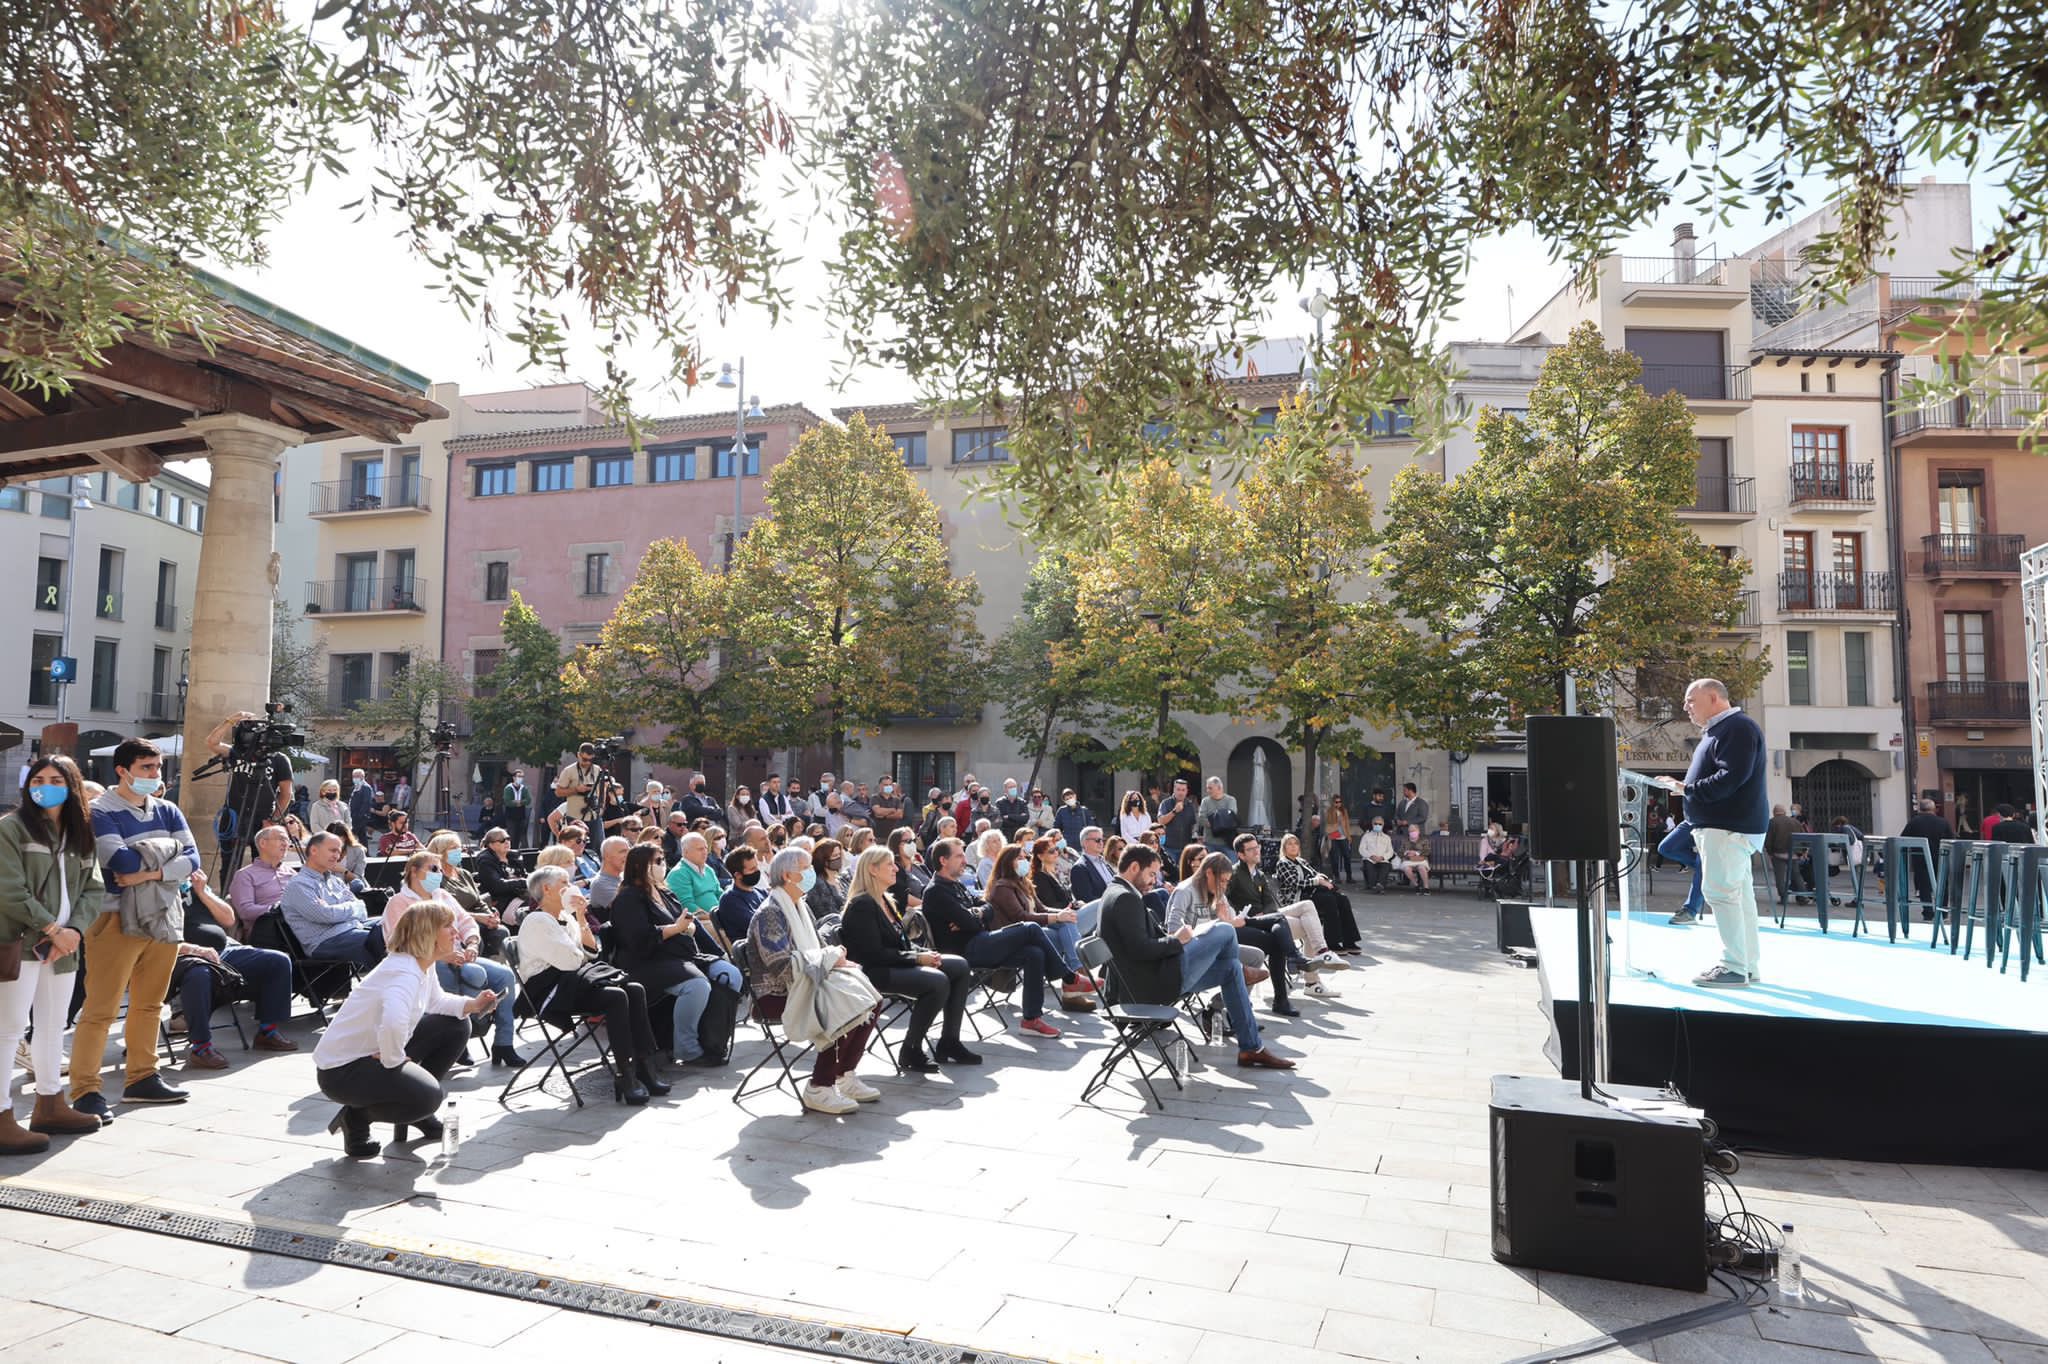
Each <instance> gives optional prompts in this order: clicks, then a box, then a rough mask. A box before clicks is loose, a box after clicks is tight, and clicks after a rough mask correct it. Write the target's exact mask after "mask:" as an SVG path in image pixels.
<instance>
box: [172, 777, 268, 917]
mask: <svg viewBox="0 0 2048 1364" xmlns="http://www.w3.org/2000/svg"><path fill="white" fill-rule="evenodd" d="M269 768H270V755H269V754H267V753H266V754H264V755H263V756H261V757H259V758H257V759H255V760H254V761H253V762H237V761H235V760H233V759H232V758H230V757H228V756H227V755H225V754H222V755H217V756H215V757H212V758H208V759H207V760H206V761H205V762H203V763H201V764H200V765H199V766H198V767H196V768H194V769H192V773H191V775H190V777H189V778H188V780H190V781H201V780H204V779H205V778H207V777H211V776H215V775H217V774H219V773H222V772H225V773H227V774H228V792H229V798H228V799H227V800H224V801H222V802H221V807H220V810H219V812H218V813H216V814H215V815H214V817H213V838H214V845H215V848H216V849H217V851H216V852H215V855H214V863H213V874H214V885H215V886H216V887H218V888H219V892H220V894H222V895H223V896H225V895H226V894H227V892H228V885H229V883H230V882H232V881H233V880H234V879H235V873H236V872H238V871H240V870H241V869H242V859H243V857H244V856H246V855H247V853H248V850H249V849H250V848H251V847H252V846H254V840H255V836H256V830H257V829H258V828H259V827H260V826H261V825H262V823H263V816H264V814H265V813H266V812H268V811H269V809H270V808H271V805H272V803H273V802H274V801H275V800H276V799H277V793H276V792H274V791H272V790H269V789H268V788H266V787H265V786H264V784H263V778H264V776H265V775H267V773H268V771H269ZM237 777H240V778H242V782H241V790H242V798H241V800H240V802H239V803H237V802H236V801H235V799H234V791H235V789H236V783H235V779H236V778H237Z"/></svg>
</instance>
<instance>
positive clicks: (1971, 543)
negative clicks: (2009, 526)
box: [1920, 535, 2027, 578]
mask: <svg viewBox="0 0 2048 1364" xmlns="http://www.w3.org/2000/svg"><path fill="white" fill-rule="evenodd" d="M2026 547H2027V537H2026V536H2024V535H1923V536H1921V537H1920V566H1921V571H1922V572H1924V573H1925V574H1926V575H1927V576H1928V577H1930V578H2012V577H2018V576H2019V571H2020V552H2021V551H2022V550H2024V549H2025V548H2026Z"/></svg>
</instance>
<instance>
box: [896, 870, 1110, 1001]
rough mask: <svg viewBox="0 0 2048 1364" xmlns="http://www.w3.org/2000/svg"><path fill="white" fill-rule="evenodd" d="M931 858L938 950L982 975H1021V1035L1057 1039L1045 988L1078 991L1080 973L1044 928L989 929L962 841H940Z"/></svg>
mask: <svg viewBox="0 0 2048 1364" xmlns="http://www.w3.org/2000/svg"><path fill="white" fill-rule="evenodd" d="M932 857H933V859H934V860H935V862H936V867H935V868H934V870H935V871H936V873H937V875H936V876H935V877H934V878H933V880H932V884H931V888H930V889H929V890H927V891H926V892H925V897H924V915H925V921H926V923H928V924H929V925H930V926H931V932H932V940H933V943H934V945H935V946H937V948H938V949H939V951H941V952H945V953H950V954H951V955H953V956H957V957H965V958H966V959H967V964H968V965H969V966H973V967H975V968H977V969H979V970H996V969H999V968H1002V967H1008V968H1010V969H1011V970H1014V971H1016V972H1017V974H1018V976H1019V977H1020V978H1021V981H1022V984H1023V986H1024V1021H1023V1023H1022V1024H1021V1027H1022V1030H1023V1031H1024V1032H1027V1033H1029V1034H1031V1035H1032V1036H1034V1037H1047V1038H1051V1037H1058V1036H1059V1035H1060V1030H1059V1029H1058V1028H1055V1027H1054V1026H1052V1024H1050V1023H1048V1022H1046V1021H1045V1018H1044V1014H1045V987H1046V985H1047V984H1048V983H1052V984H1061V983H1064V984H1067V985H1069V986H1072V987H1074V988H1075V989H1079V988H1080V981H1081V973H1080V972H1079V971H1076V970H1071V969H1069V968H1068V967H1067V965H1066V963H1065V962H1063V961H1061V960H1060V954H1059V945H1058V944H1057V943H1055V942H1054V941H1053V940H1052V935H1051V934H1049V933H1047V932H1046V931H1045V928H1044V927H1043V926H1042V925H1040V924H1035V923H1015V924H1009V925H1006V926H1004V927H1002V928H991V927H989V925H988V915H987V907H986V906H985V905H984V904H983V903H982V900H981V897H980V896H978V895H976V894H974V892H973V891H971V890H969V889H968V888H967V886H966V885H965V884H963V883H962V881H961V876H962V874H963V873H964V872H965V871H966V870H967V850H966V849H965V848H963V847H961V846H960V840H959V839H957V838H942V839H940V840H939V841H938V842H937V843H935V844H933V845H932Z"/></svg>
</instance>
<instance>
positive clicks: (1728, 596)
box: [1374, 323, 1766, 747]
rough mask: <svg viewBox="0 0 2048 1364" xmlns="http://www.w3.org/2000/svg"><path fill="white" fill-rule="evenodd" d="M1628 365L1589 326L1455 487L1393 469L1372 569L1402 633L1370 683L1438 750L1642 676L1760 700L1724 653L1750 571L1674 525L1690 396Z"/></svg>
mask: <svg viewBox="0 0 2048 1364" xmlns="http://www.w3.org/2000/svg"><path fill="white" fill-rule="evenodd" d="M1640 373H1641V365H1640V364H1639V362H1638V361H1637V360H1636V359H1635V357H1634V356H1632V355H1628V354H1626V353H1625V352H1620V351H1610V350H1608V349H1606V348H1605V347H1604V346H1603V345H1602V344H1601V338H1600V332H1599V329H1598V328H1597V327H1595V326H1594V325H1592V324H1591V323H1586V324H1584V325H1581V326H1580V327H1578V328H1576V329H1574V330H1573V332H1572V334H1571V337H1570V339H1569V340H1568V341H1567V343H1566V344H1565V345H1563V346H1562V347H1560V348H1559V349H1558V350H1557V351H1555V352H1553V353H1552V355H1551V356H1550V358H1549V359H1548V360H1547V361H1545V362H1544V366H1543V375H1542V378H1541V380H1540V381H1539V382H1538V384H1537V386H1536V388H1535V389H1534V391H1533V392H1531V394H1530V396H1529V411H1528V414H1527V416H1526V417H1525V418H1523V419H1522V420H1516V419H1513V418H1509V417H1504V416H1502V415H1501V414H1499V413H1498V412H1494V411H1492V410H1490V409H1489V410H1488V411H1487V412H1485V413H1484V414H1482V416H1481V417H1480V419H1479V459H1478V462H1477V463H1476V464H1474V465H1473V466H1472V467H1471V468H1470V469H1468V470H1466V471H1465V472H1463V473H1462V474H1460V475H1458V476H1457V477H1456V478H1453V479H1450V480H1448V481H1446V480H1444V479H1442V478H1439V477H1438V476H1436V475H1434V474H1430V473H1426V472H1424V471H1423V470H1421V469H1419V468H1414V467H1411V468H1408V469H1404V470H1402V471H1401V473H1400V474H1399V475H1398V476H1396V478H1395V480H1394V489H1393V495H1392V497H1391V499H1390V500H1389V503H1388V507H1387V518H1386V528H1385V548H1384V549H1383V550H1382V552H1381V554H1380V556H1379V560H1378V563H1379V569H1380V572H1381V574H1382V576H1383V577H1384V578H1385V580H1386V582H1387V585H1388V587H1389V589H1390V590H1391V592H1392V596H1393V602H1394V605H1395V606H1396V607H1397V608H1398V609H1399V611H1400V612H1401V613H1402V614H1403V615H1404V616H1405V617H1406V618H1407V620H1408V622H1409V625H1408V627H1407V632H1408V635H1409V638H1408V640H1407V641H1406V642H1405V643H1396V644H1393V645H1392V646H1391V647H1389V648H1387V649H1386V651H1385V652H1383V653H1381V654H1380V655H1379V657H1380V659H1381V664H1380V666H1379V667H1378V669H1377V676H1376V677H1375V679H1374V686H1375V691H1376V693H1377V694H1379V695H1381V696H1383V697H1384V698H1385V700H1386V703H1387V704H1388V706H1389V708H1390V709H1391V710H1392V711H1393V712H1394V713H1395V714H1396V715H1397V716H1398V718H1399V721H1400V724H1401V727H1402V728H1403V730H1404V731H1406V732H1407V733H1409V734H1410V736H1411V737H1414V738H1417V739H1423V740H1433V741H1435V742H1437V743H1440V744H1443V745H1444V746H1446V747H1467V746H1469V744H1470V741H1471V739H1472V738H1475V737H1476V736H1477V735H1479V734H1483V733H1484V732H1486V731H1487V730H1489V729H1492V728H1494V727H1497V726H1501V725H1511V724H1515V723H1518V722H1519V721H1520V719H1521V717H1522V716H1524V715H1526V714H1529V713H1531V712H1546V711H1556V710H1561V709H1562V708H1563V705H1564V697H1565V678H1566V677H1567V676H1568V675H1569V676H1570V677H1572V678H1574V679H1575V680H1576V681H1577V684H1578V686H1579V689H1580V693H1579V703H1580V709H1581V710H1583V711H1586V712H1589V713H1591V712H1596V711H1599V710H1602V709H1605V708H1607V707H1608V706H1610V705H1611V704H1612V703H1613V701H1614V694H1615V688H1616V686H1617V685H1620V683H1619V682H1618V681H1617V679H1624V678H1627V677H1632V676H1633V675H1634V673H1635V671H1636V670H1637V669H1638V668H1643V667H1650V668H1668V669H1674V670H1677V671H1685V672H1691V673H1692V674H1693V675H1699V674H1701V673H1712V674H1714V675H1716V676H1720V677H1722V678H1724V679H1725V680H1726V681H1727V682H1728V683H1729V685H1730V686H1731V687H1732V688H1734V689H1735V690H1736V692H1737V694H1745V693H1747V692H1748V691H1750V690H1752V689H1753V687H1754V685H1755V683H1756V682H1757V681H1758V680H1760V679H1761V676H1762V673H1763V669H1764V667H1765V666H1766V665H1765V663H1764V662H1763V661H1762V660H1760V659H1757V658H1751V657H1746V656H1744V655H1743V654H1742V653H1741V652H1740V651H1739V650H1733V649H1724V648H1719V647H1716V645H1715V636H1716V633H1717V632H1718V631H1720V630H1722V629H1723V628H1725V627H1727V626H1731V625H1733V624H1734V623H1735V621H1736V620H1737V618H1738V617H1739V616H1740V615H1741V613H1742V598H1741V595H1740V594H1741V588H1742V575H1743V565H1741V564H1739V563H1733V564H1731V563H1727V562H1724V561H1723V560H1722V558H1721V556H1720V555H1719V554H1717V553H1716V552H1715V551H1714V550H1713V549H1711V548H1710V547H1708V546H1707V545H1706V544H1704V543H1702V542H1701V540H1700V539H1699V537H1698V536H1696V535H1694V534H1693V533H1692V531H1691V530H1690V529H1689V528H1687V526H1686V525H1685V524H1684V523H1683V522H1682V521H1680V520H1679V519H1678V518H1677V516H1676V515H1675V514H1674V512H1675V509H1677V508H1680V507H1685V506H1689V505H1690V504H1691V503H1692V501H1693V499H1694V492H1695V489H1694V472H1695V466H1696V465H1697V463H1698V458H1699V451H1698V445H1697V442H1696V440H1695V438H1694V435H1693V423H1692V417H1691V415H1690V414H1689V413H1688V412H1687V410H1686V406H1685V400H1684V399H1683V398H1681V397H1679V396H1678V395H1677V394H1675V393H1666V394H1664V395H1663V396H1661V397H1657V398H1652V397H1650V396H1649V395H1647V394H1646V393H1644V392H1643V389H1642V387H1641V385H1640V384H1639V383H1638V382H1637V379H1638V376H1639V375H1640Z"/></svg>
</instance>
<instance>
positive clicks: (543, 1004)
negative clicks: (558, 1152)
mask: <svg viewBox="0 0 2048 1364" xmlns="http://www.w3.org/2000/svg"><path fill="white" fill-rule="evenodd" d="M505 960H506V963H507V964H508V965H510V966H511V968H512V974H513V975H514V976H515V977H517V976H518V975H519V941H518V939H516V938H514V939H511V940H509V941H507V942H506V944H505ZM552 998H553V994H552V992H550V995H549V999H535V998H534V997H533V992H532V991H531V990H529V989H527V985H526V981H524V980H520V982H519V1005H518V1008H519V1012H520V1013H521V1014H522V1015H523V1016H524V1018H525V1021H526V1022H530V1023H531V1024H533V1026H534V1027H535V1028H536V1029H538V1030H539V1032H540V1042H541V1047H540V1050H539V1051H537V1052H534V1053H533V1054H532V1055H531V1056H528V1057H527V1058H526V1064H524V1065H522V1066H520V1067H519V1069H517V1070H515V1071H513V1072H512V1078H511V1079H509V1080H507V1081H506V1082H505V1087H504V1088H503V1089H502V1090H500V1091H498V1102H499V1104H501V1105H503V1106H504V1107H506V1108H510V1107H511V1106H512V1097H513V1095H515V1094H527V1093H532V1092H533V1091H535V1090H539V1091H540V1092H542V1093H546V1092H547V1084H548V1080H549V1079H550V1078H551V1077H553V1076H556V1075H560V1076H561V1077H562V1079H563V1080H564V1081H566V1082H567V1083H568V1086H569V1097H570V1098H571V1099H574V1100H575V1101H576V1106H577V1107H578V1108H581V1107H583V1095H582V1092H581V1091H579V1090H578V1089H577V1088H576V1081H577V1080H578V1079H580V1078H581V1077H582V1076H585V1075H588V1074H589V1073H590V1072H591V1071H593V1070H597V1069H600V1068H602V1069H603V1071H604V1073H605V1075H606V1077H607V1078H608V1079H610V1080H611V1082H612V1085H613V1087H614V1089H616V1088H617V1086H618V1084H619V1072H618V1068H617V1067H616V1066H614V1065H613V1064H612V1058H611V1052H610V1050H609V1049H608V1048H607V1047H606V1046H605V1040H606V1039H604V1038H602V1037H600V1036H599V1035H598V1029H600V1028H601V1027H603V1026H604V1019H603V1018H602V1017H601V1016H598V1015H584V1016H582V1017H580V1018H578V1017H575V1016H574V1015H570V1016H568V1017H567V1019H566V1020H565V1019H564V1018H563V1017H562V1016H561V1015H559V1014H558V1015H557V1017H556V1018H555V1019H553V1020H550V1019H549V1018H548V1004H549V1001H550V1000H551V999H552ZM585 1043H588V1044H589V1045H590V1046H591V1048H592V1050H593V1059H591V1060H587V1061H573V1062H572V1061H571V1059H570V1058H571V1057H573V1056H574V1055H575V1054H576V1053H577V1052H578V1051H579V1050H581V1049H582V1047H583V1046H584V1044H585ZM543 1060H545V1061H546V1062H547V1064H546V1065H545V1066H542V1068H541V1073H540V1078H539V1079H538V1080H535V1081H532V1082H531V1083H529V1084H526V1085H524V1086H522V1085H521V1084H520V1081H521V1080H523V1079H524V1078H525V1077H526V1073H527V1072H528V1071H530V1070H532V1069H533V1068H534V1067H535V1066H536V1065H539V1064H540V1063H541V1062H542V1061H543Z"/></svg>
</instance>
